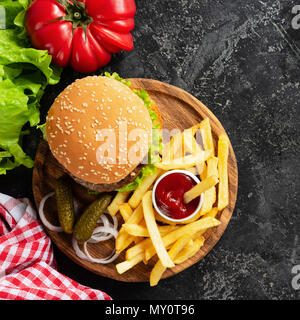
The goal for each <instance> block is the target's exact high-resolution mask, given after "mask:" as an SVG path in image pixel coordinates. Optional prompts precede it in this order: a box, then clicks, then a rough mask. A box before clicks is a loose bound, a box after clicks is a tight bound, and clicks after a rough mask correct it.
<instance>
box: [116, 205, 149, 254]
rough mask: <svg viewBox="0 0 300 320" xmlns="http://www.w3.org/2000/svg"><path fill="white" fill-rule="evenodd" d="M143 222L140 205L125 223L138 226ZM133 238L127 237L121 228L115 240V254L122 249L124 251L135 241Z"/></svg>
mask: <svg viewBox="0 0 300 320" xmlns="http://www.w3.org/2000/svg"><path fill="white" fill-rule="evenodd" d="M142 220H143V206H142V204H140V205H139V206H138V207H137V208H136V209H135V210H134V211H133V213H132V214H131V216H130V217H129V218H128V220H127V222H128V223H132V224H139V223H140V222H141V221H142ZM135 239H136V238H135V237H134V236H132V235H129V234H128V233H127V232H126V230H125V229H124V228H123V227H121V229H120V231H119V234H118V236H117V239H116V245H115V246H116V252H117V253H120V252H122V251H123V250H124V249H126V248H127V247H128V246H129V245H130V244H131V243H132V242H133V241H135Z"/></svg>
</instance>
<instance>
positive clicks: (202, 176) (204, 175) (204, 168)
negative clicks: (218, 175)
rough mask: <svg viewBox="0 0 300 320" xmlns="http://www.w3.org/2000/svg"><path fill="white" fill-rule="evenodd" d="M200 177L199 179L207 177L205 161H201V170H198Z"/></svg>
mask: <svg viewBox="0 0 300 320" xmlns="http://www.w3.org/2000/svg"><path fill="white" fill-rule="evenodd" d="M200 178H201V180H204V179H205V178H207V164H206V162H203V170H202V172H200Z"/></svg>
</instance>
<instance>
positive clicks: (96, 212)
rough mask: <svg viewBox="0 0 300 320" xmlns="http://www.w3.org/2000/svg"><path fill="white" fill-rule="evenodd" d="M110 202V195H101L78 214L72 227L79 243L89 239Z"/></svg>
mask: <svg viewBox="0 0 300 320" xmlns="http://www.w3.org/2000/svg"><path fill="white" fill-rule="evenodd" d="M110 202H111V195H108V194H106V195H103V196H101V197H100V198H99V199H97V200H95V201H94V202H92V203H91V204H90V205H89V206H88V208H87V209H86V210H85V211H84V212H83V214H82V215H81V216H80V218H79V220H78V221H77V222H76V224H75V227H74V232H73V235H74V237H75V239H76V240H77V241H78V242H79V243H83V242H85V241H87V240H89V239H90V237H91V236H92V234H93V231H94V230H95V228H96V226H97V221H98V220H99V218H100V216H101V214H102V213H103V212H104V211H105V209H106V208H107V206H108V205H109V204H110Z"/></svg>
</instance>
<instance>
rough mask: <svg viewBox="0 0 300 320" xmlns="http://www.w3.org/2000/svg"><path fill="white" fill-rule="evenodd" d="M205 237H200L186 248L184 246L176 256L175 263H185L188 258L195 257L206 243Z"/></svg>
mask: <svg viewBox="0 0 300 320" xmlns="http://www.w3.org/2000/svg"><path fill="white" fill-rule="evenodd" d="M204 240H205V239H204V237H202V236H201V237H200V238H198V239H196V240H195V241H194V242H193V244H192V245H190V246H186V247H185V248H183V249H182V250H181V251H180V252H179V253H178V254H177V256H176V257H175V259H173V261H174V263H175V264H180V263H183V262H184V261H186V260H187V259H189V258H191V257H193V256H194V255H195V254H196V253H197V252H198V251H199V250H200V248H201V247H202V246H203V244H204Z"/></svg>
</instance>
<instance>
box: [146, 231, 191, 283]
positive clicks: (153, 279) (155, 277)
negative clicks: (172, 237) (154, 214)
mask: <svg viewBox="0 0 300 320" xmlns="http://www.w3.org/2000/svg"><path fill="white" fill-rule="evenodd" d="M190 239H191V237H190V236H189V235H185V236H183V237H182V238H180V239H178V240H177V241H176V242H175V243H174V245H173V246H172V248H171V249H170V250H169V252H168V254H169V256H170V258H171V259H172V260H173V259H174V258H175V257H176V255H177V254H178V253H179V252H180V251H181V249H182V248H183V247H184V246H185V245H186V244H187V243H188V242H189V241H190ZM166 269H167V268H166V266H164V265H163V263H162V261H161V260H158V261H157V262H156V264H155V266H154V268H153V269H152V271H151V273H150V286H151V287H153V286H156V285H157V283H158V281H159V280H160V278H161V276H162V275H163V273H164V272H165V270H166Z"/></svg>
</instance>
